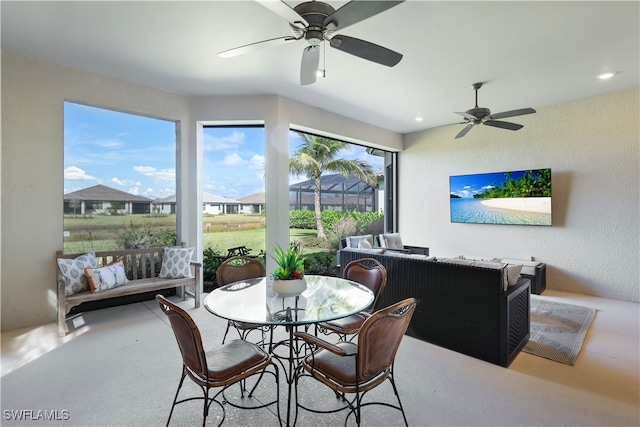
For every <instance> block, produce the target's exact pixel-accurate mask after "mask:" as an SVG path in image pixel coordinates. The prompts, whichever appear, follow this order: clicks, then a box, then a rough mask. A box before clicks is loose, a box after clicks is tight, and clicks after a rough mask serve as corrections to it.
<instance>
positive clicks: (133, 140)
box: [63, 102, 176, 253]
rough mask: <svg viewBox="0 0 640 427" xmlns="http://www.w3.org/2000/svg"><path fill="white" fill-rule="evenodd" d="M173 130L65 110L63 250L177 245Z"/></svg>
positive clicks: (76, 108)
mask: <svg viewBox="0 0 640 427" xmlns="http://www.w3.org/2000/svg"><path fill="white" fill-rule="evenodd" d="M175 153H176V126H175V123H174V122H172V121H166V120H159V119H153V118H149V117H144V116H139V115H134V114H126V113H121V112H117V111H112V110H107V109H103V108H95V107H90V106H87V105H81V104H77V103H72V102H65V104H64V195H63V198H64V212H63V213H64V230H65V231H64V251H65V252H67V253H75V252H85V251H89V250H95V251H99V250H109V249H115V248H132V247H140V246H163V245H172V244H175V234H176V218H175V203H176V185H175V182H176V176H175V175H176V172H175V170H176V154H175Z"/></svg>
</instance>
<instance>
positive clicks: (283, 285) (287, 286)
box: [272, 278, 307, 297]
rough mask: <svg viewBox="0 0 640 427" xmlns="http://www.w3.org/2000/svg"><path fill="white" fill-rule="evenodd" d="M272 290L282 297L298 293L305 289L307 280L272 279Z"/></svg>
mask: <svg viewBox="0 0 640 427" xmlns="http://www.w3.org/2000/svg"><path fill="white" fill-rule="evenodd" d="M272 289H273V292H275V293H277V294H278V295H280V296H283V297H290V296H296V295H300V294H301V293H302V292H304V290H305V289H307V281H306V280H305V279H304V278H303V279H293V280H277V279H276V280H274V281H273V288H272Z"/></svg>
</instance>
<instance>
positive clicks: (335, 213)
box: [289, 130, 394, 251]
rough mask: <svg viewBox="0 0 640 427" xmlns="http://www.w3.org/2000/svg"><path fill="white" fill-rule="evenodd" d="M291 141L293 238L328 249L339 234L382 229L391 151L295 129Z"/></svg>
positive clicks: (341, 235)
mask: <svg viewBox="0 0 640 427" xmlns="http://www.w3.org/2000/svg"><path fill="white" fill-rule="evenodd" d="M289 143H290V146H289V150H290V157H291V167H292V168H291V169H292V170H291V174H290V183H289V184H290V185H289V206H290V209H291V213H290V226H291V230H290V233H291V236H292V238H293V239H294V240H299V241H300V242H301V243H302V244H303V245H304V246H306V247H308V248H309V249H310V250H318V251H327V250H328V251H331V250H335V249H337V248H338V245H339V241H340V239H341V238H343V237H346V236H349V235H356V234H380V233H382V232H383V231H384V230H385V222H384V219H385V214H386V209H387V208H388V206H390V205H389V204H388V203H387V202H386V200H387V198H385V191H386V190H387V188H391V187H390V186H389V185H387V178H386V173H387V171H388V170H389V168H388V167H387V166H388V165H390V164H392V163H393V159H394V157H393V155H392V153H389V152H386V151H383V150H379V149H372V148H367V147H363V146H360V145H356V144H351V143H347V142H343V141H339V140H335V139H331V138H325V137H322V136H318V135H313V134H309V133H305V132H300V131H295V130H292V131H291V132H290V137H289ZM392 184H393V180H391V185H392Z"/></svg>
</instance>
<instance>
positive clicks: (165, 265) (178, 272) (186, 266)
mask: <svg viewBox="0 0 640 427" xmlns="http://www.w3.org/2000/svg"><path fill="white" fill-rule="evenodd" d="M193 250H194V248H164V254H163V255H162V267H161V268H160V275H159V277H163V278H165V279H182V278H190V277H193V274H191V255H193Z"/></svg>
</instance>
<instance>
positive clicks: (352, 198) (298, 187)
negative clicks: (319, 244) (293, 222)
mask: <svg viewBox="0 0 640 427" xmlns="http://www.w3.org/2000/svg"><path fill="white" fill-rule="evenodd" d="M380 179H382V177H381V176H380V175H379V176H378V181H380ZM379 184H380V182H378V185H376V186H375V187H372V186H370V185H369V184H367V183H365V182H363V181H360V180H359V179H358V178H356V177H355V176H349V177H348V178H345V177H344V176H342V175H340V174H334V175H323V176H321V177H320V203H321V210H325V209H328V210H333V211H353V210H356V211H360V212H377V211H378V209H379V208H380V206H379V201H378V199H379V197H378V188H384V186H381V185H379ZM314 189H315V188H314V181H313V180H312V179H310V180H307V181H303V182H298V183H296V184H291V185H290V186H289V208H290V209H307V210H311V211H312V210H314V205H313V191H314Z"/></svg>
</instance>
